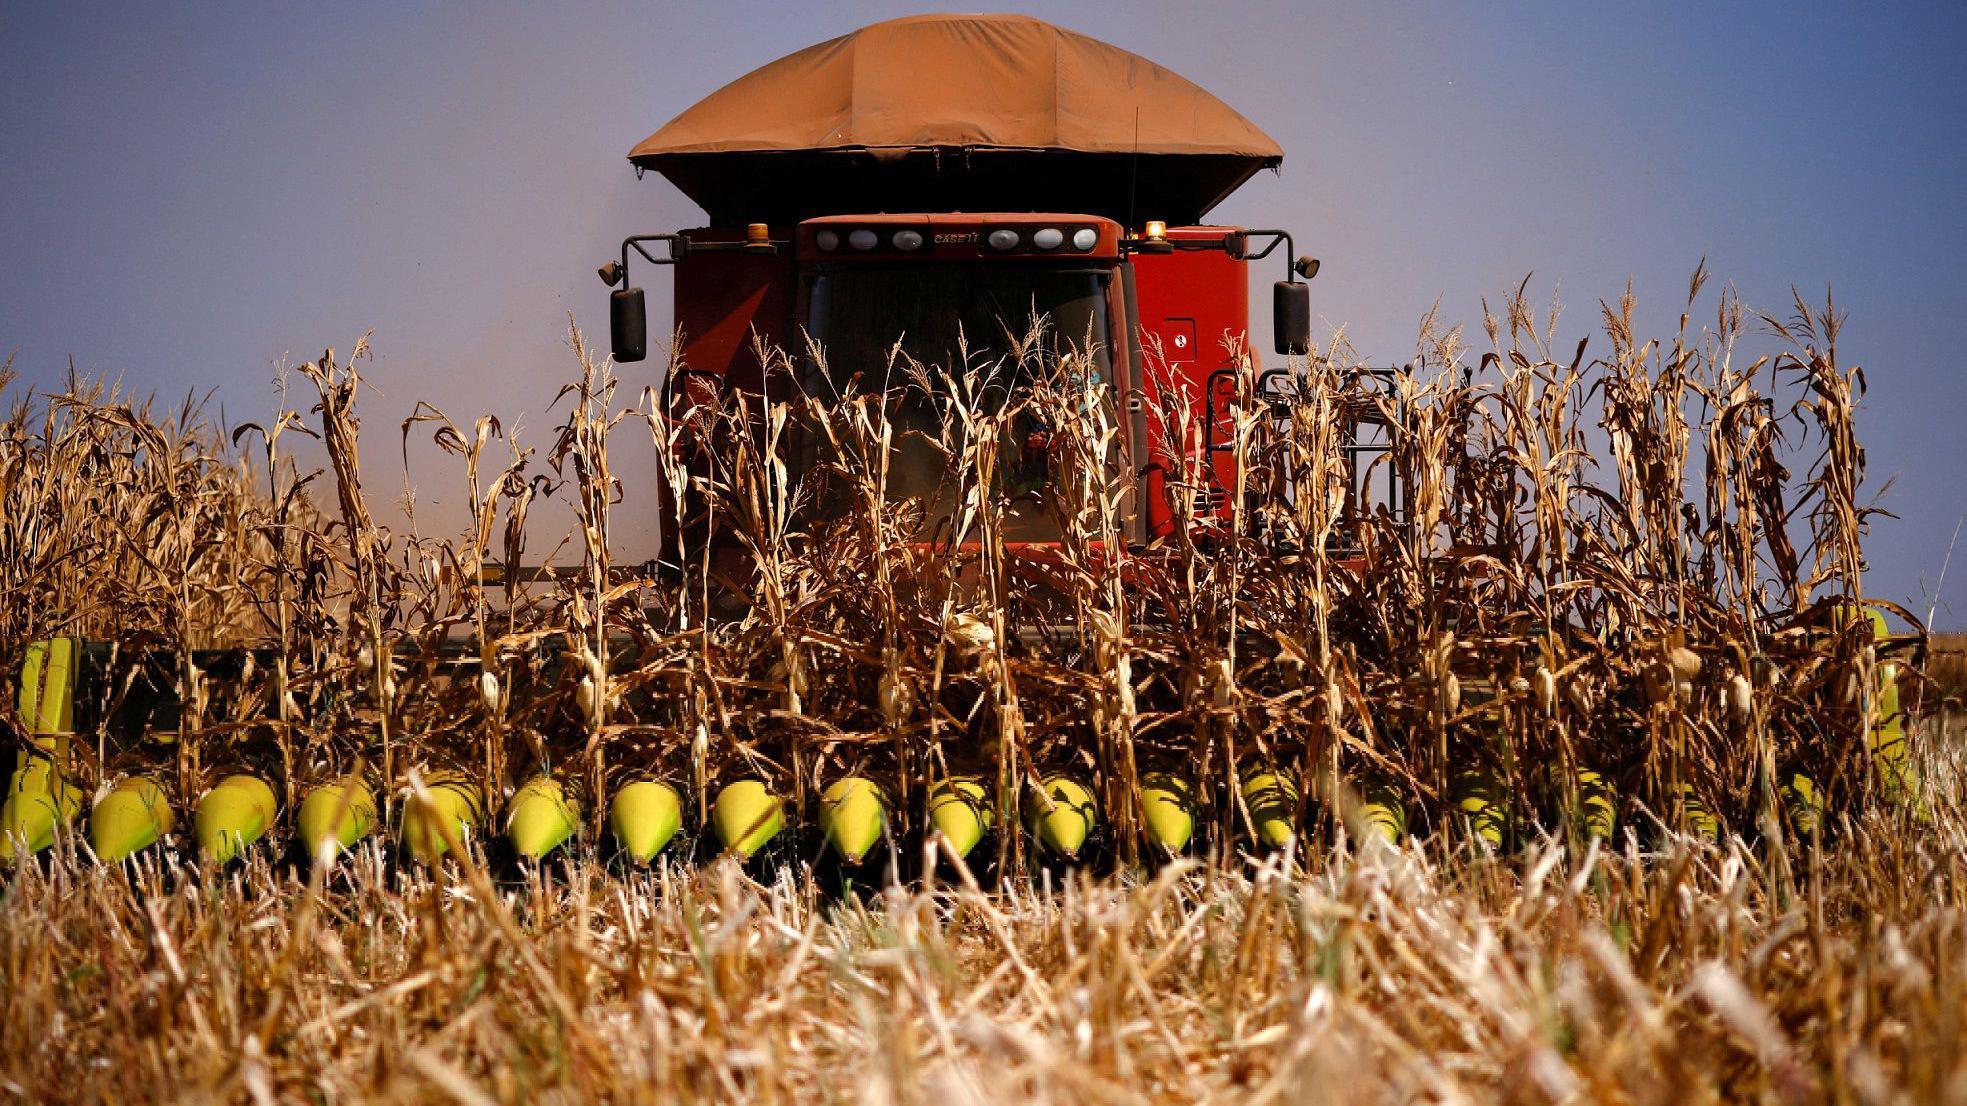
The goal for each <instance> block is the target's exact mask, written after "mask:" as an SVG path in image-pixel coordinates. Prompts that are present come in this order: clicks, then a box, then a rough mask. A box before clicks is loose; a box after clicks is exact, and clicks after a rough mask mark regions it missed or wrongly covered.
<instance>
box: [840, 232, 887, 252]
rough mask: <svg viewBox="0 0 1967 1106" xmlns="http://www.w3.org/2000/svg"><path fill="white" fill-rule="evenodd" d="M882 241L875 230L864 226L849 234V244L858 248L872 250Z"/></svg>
mask: <svg viewBox="0 0 1967 1106" xmlns="http://www.w3.org/2000/svg"><path fill="white" fill-rule="evenodd" d="M880 242H881V239H880V238H879V237H877V236H876V235H875V233H874V232H873V231H871V230H869V229H867V228H866V227H862V228H861V229H859V230H857V231H855V232H854V233H852V234H850V235H848V236H847V244H848V245H849V246H852V247H854V248H855V249H857V250H871V249H873V248H874V247H875V246H877V245H879V244H880Z"/></svg>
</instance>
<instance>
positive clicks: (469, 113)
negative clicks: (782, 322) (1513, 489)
mask: <svg viewBox="0 0 1967 1106" xmlns="http://www.w3.org/2000/svg"><path fill="white" fill-rule="evenodd" d="M920 10H925V9H923V8H920V7H914V6H905V5H898V4H886V3H829V2H824V0H822V2H814V3H808V4H803V5H783V4H767V3H751V2H745V0H731V2H724V3H718V4H715V5H701V6H697V5H684V4H663V5H630V4H602V5H596V6H584V5H556V6H554V7H553V8H551V9H529V8H519V7H505V6H500V5H488V4H470V5H467V4H449V3H446V4H414V3H399V4H375V5H337V6H329V5H306V6H303V5H287V4H268V5H218V4H212V5H187V6H182V7H179V6H165V5H146V6H129V7H116V8H108V7H104V8H91V7H88V6H81V5H35V6H29V5H14V6H8V7H6V8H0V104H4V105H5V106H4V108H0V150H4V151H5V156H4V157H0V197H4V201H5V202H4V205H0V258H4V264H0V355H4V353H5V352H8V351H17V352H18V356H17V359H16V362H15V366H16V368H17V369H18V370H19V371H20V372H21V373H22V374H23V376H24V377H25V378H26V379H27V380H28V381H29V382H33V383H40V384H50V385H52V384H54V383H56V382H58V381H59V379H60V378H61V374H62V373H63V372H65V370H66V367H67V365H68V363H69V359H70V358H71V357H73V358H74V361H75V363H76V364H77V365H78V366H79V367H81V368H82V369H85V370H89V371H95V372H103V373H109V374H114V375H120V376H121V377H122V378H123V379H124V381H125V382H126V383H127V384H128V385H130V386H131V387H134V388H136V389H138V390H142V391H150V390H155V391H158V392H160V393H163V394H165V395H167V396H170V397H177V396H181V395H182V394H184V393H185V392H187V391H197V392H204V391H207V390H215V395H214V400H213V402H214V404H215V405H222V407H223V410H224V413H225V414H226V416H227V417H229V418H232V419H242V418H252V417H259V416H261V415H263V414H264V413H266V412H267V411H268V410H269V409H270V408H271V406H272V404H273V402H274V393H273V389H272V386H271V382H272V380H273V378H274V366H275V365H276V364H277V363H278V362H279V361H280V360H281V359H282V358H287V359H289V360H300V359H305V358H308V357H312V356H314V355H316V354H318V353H319V352H320V350H321V349H322V348H323V347H326V346H329V345H333V346H335V347H337V348H339V349H342V350H346V349H347V348H348V347H349V345H350V344H351V343H352V342H353V341H354V339H355V337H356V336H357V335H359V334H361V333H362V332H363V331H365V330H370V329H373V330H374V337H373V339H372V342H373V345H374V349H375V353H376V357H375V361H374V363H373V365H372V366H370V369H369V372H370V374H371V379H372V381H373V383H374V384H375V389H376V390H375V391H374V392H373V393H372V394H370V395H369V396H367V397H365V400H364V402H365V404H366V405H367V414H368V420H367V421H368V423H369V426H370V428H371V429H370V433H371V435H372V436H373V438H374V439H375V444H372V445H371V447H370V450H369V451H368V454H367V463H368V464H369V465H371V466H373V467H375V468H376V469H377V471H376V472H375V473H373V474H372V475H371V479H370V482H371V484H372V485H374V486H377V487H379V488H384V489H389V488H394V487H396V486H397V480H398V476H399V474H398V472H397V463H396V461H395V456H396V453H397V450H396V447H395V436H396V429H395V428H396V426H397V424H398V423H399V422H400V420H401V419H402V417H403V416H404V415H406V414H407V413H408V412H409V410H410V408H411V406H412V405H413V404H414V403H415V401H416V400H417V399H420V398H421V399H429V400H431V401H433V402H435V403H436V404H437V405H438V406H440V407H443V408H445V409H446V410H448V411H450V412H451V413H452V414H453V415H455V416H457V417H459V418H461V419H468V418H470V417H473V416H475V415H477V414H478V413H480V412H484V411H491V412H497V413H499V414H501V415H503V416H506V417H507V419H508V423H509V424H510V423H511V422H514V421H518V422H520V423H521V424H522V425H523V427H524V430H523V431H522V433H523V435H524V437H525V440H527V441H528V442H530V443H531V444H533V445H544V444H546V441H547V438H548V436H549V431H550V427H551V425H552V420H553V415H554V413H553V412H549V411H548V410H547V409H546V406H547V403H548V402H549V401H550V400H551V398H552V396H553V394H554V392H555V390H556V389H557V387H558V385H559V383H560V382H561V381H562V380H564V379H566V378H567V377H568V375H569V372H570V364H571V357H570V355H569V353H568V352H567V349H566V341H565V327H566V319H567V313H568V312H570V311H571V312H573V313H574V315H575V317H576V318H577V319H578V320H579V321H580V322H581V323H582V324H583V325H584V326H585V327H586V328H588V329H589V330H592V331H595V332H597V333H598V332H601V331H604V330H605V322H606V320H605V290H604V289H603V288H602V287H601V285H600V283H599V282H598V281H597V280H595V278H594V275H593V269H594V266H595V265H596V264H598V263H599V262H600V261H601V260H603V259H605V258H606V257H607V256H608V255H609V253H610V252H611V251H612V249H613V247H614V245H615V244H616V243H618V242H619V241H620V239H621V237H622V235H623V234H624V233H627V232H630V231H645V230H660V229H672V228H675V227H678V226H684V225H693V224H694V223H695V222H697V221H698V220H699V213H698V212H697V211H696V210H695V209H694V208H693V207H692V206H691V205H690V204H688V202H687V201H685V200H683V199H682V198H681V196H680V195H678V194H677V193H676V192H675V191H674V190H673V189H671V188H670V187H669V186H668V185H667V184H666V183H664V182H662V181H660V180H659V179H657V178H655V177H653V176H652V177H649V178H647V179H645V180H642V181H637V180H636V179H635V176H634V173H633V171H632V170H631V169H630V168H629V166H628V165H627V163H626V161H624V160H623V156H624V154H625V153H626V152H627V150H628V148H629V147H630V146H631V145H633V144H634V143H635V142H636V141H638V140H639V139H641V138H642V137H643V136H645V135H647V134H648V133H649V132H651V131H653V130H655V129H656V128H657V127H658V126H659V125H661V124H662V123H663V122H664V121H666V120H667V119H669V118H670V117H671V116H672V115H674V114H676V113H677V112H678V111H680V110H682V109H683V108H685V107H687V106H688V105H689V104H690V103H692V102H694V101H695V100H696V99H697V98H698V97H700V96H702V95H703V94H705V93H707V92H709V91H710V90H712V89H713V88H715V87H717V86H718V85H720V84H722V83H724V82H725V81H727V80H729V79H731V78H733V77H736V76H738V75H739V74H741V73H743V72H745V71H747V70H749V69H751V68H753V67H755V66H757V65H759V64H762V63H763V62H765V61H768V60H770V59H771V58H774V57H777V56H779V55H781V54H784V53H787V52H790V51H792V50H795V49H798V48H800V47H802V46H806V45H809V44H811V43H813V42H817V41H820V40H822V39H825V38H828V37H831V36H833V35H837V34H840V33H843V32H845V31H848V30H851V29H853V28H854V27H857V26H860V25H862V24H865V23H870V22H874V21H876V20H878V19H882V18H887V17H889V16H893V15H899V14H906V13H909V12H913V11H920ZM1022 10H1026V11H1029V12H1030V13H1031V14H1034V15H1038V16H1040V17H1043V18H1047V19H1051V20H1053V21H1055V22H1058V23H1061V24H1063V25H1065V26H1067V27H1070V28H1073V29H1075V30H1079V31H1083V32H1085V33H1088V34H1092V35H1094V36H1095V37H1098V38H1102V39H1105V40H1107V41H1110V42H1113V43H1115V44H1116V45H1119V46H1122V47H1125V48H1127V49H1129V50H1133V51H1135V52H1137V53H1140V54H1143V55H1145V56H1147V57H1149V58H1152V59H1154V60H1156V61H1158V62H1161V63H1163V64H1165V65H1168V66H1170V67H1171V68H1173V69H1175V70H1176V71H1178V72H1180V73H1182V74H1184V75H1185V76H1188V77H1190V78H1191V79H1193V80H1195V81H1197V82H1198V83H1200V84H1202V85H1203V86H1204V87H1207V88H1209V89H1210V90H1211V91H1213V92H1215V93H1216V94H1217V95H1219V96H1221V97H1222V98H1223V99H1225V100H1227V101H1228V102H1229V103H1231V104H1232V105H1234V106H1236V107H1237V108H1238V109H1239V110H1241V111H1242V112H1243V113H1244V114H1245V115H1247V116H1249V117H1250V118H1251V119H1252V120H1253V121H1255V122H1256V123H1257V124H1258V125H1259V126H1262V127H1263V128H1265V129H1266V130H1268V131H1269V132H1270V133H1271V134H1272V135H1273V136H1275V137H1276V138H1277V139H1278V140H1279V142H1280V143H1281V144H1282V145H1283V146H1284V148H1285V150H1286V153H1287V158H1286V162H1285V166H1284V169H1283V170H1282V172H1281V173H1279V174H1275V175H1272V174H1264V175H1262V176H1260V177H1259V178H1258V179H1256V180H1255V181H1253V182H1251V184H1250V185H1248V186H1247V187H1246V188H1245V189H1244V190H1243V191H1242V192H1240V193H1238V194H1237V196H1235V197H1234V198H1232V199H1231V200H1230V201H1229V202H1228V203H1227V204H1225V205H1224V206H1223V207H1222V208H1220V209H1218V212H1217V215H1218V217H1220V218H1221V219H1222V220H1224V221H1227V222H1240V223H1246V224H1250V225H1265V226H1286V227H1290V228H1293V229H1294V230H1296V231H1297V232H1298V240H1299V242H1300V243H1301V245H1302V246H1303V247H1304V248H1306V249H1308V251H1309V252H1312V253H1315V254H1317V255H1318V256H1319V257H1320V258H1322V259H1323V261H1324V270H1323V272H1322V273H1321V274H1320V276H1319V279H1318V281H1317V283H1316V284H1315V285H1314V286H1313V290H1314V303H1315V310H1316V311H1317V312H1318V314H1319V316H1320V317H1321V318H1322V319H1323V320H1324V322H1325V324H1326V325H1327V326H1331V325H1339V324H1343V325H1344V326H1345V328H1346V331H1347V333H1348V334H1349V335H1350V336H1351V338H1352V340H1353V342H1354V344H1355V345H1356V346H1357V347H1358V348H1359V349H1360V350H1361V352H1363V353H1365V354H1366V355H1368V356H1370V357H1372V358H1373V359H1375V360H1379V361H1393V360H1399V359H1403V358H1404V357H1406V356H1407V355H1408V354H1409V353H1410V352H1411V350H1412V347H1413V339H1414V334H1415V330H1416V325H1417V323H1418V321H1419V319H1420V318H1421V316H1422V315H1423V314H1425V313H1426V311H1427V310H1428V309H1429V307H1430V306H1431V305H1433V304H1434V303H1435V302H1436V301H1437V300H1438V301H1439V302H1440V304H1441V308H1442V313H1443V315H1444V316H1445V317H1446V318H1447V319H1449V320H1451V321H1464V322H1467V323H1468V324H1470V328H1471V330H1474V329H1475V324H1476V322H1477V321H1478V320H1479V317H1480V301H1481V297H1482V296H1484V295H1487V296H1489V297H1490V299H1491V300H1492V301H1493V300H1495V299H1497V298H1499V297H1500V296H1501V295H1502V294H1504V293H1505V292H1506V291H1507V290H1509V289H1511V288H1514V287H1515V286H1516V284H1517V283H1518V282H1519V281H1521V280H1522V279H1523V278H1524V276H1525V275H1526V274H1529V275H1531V285H1530V287H1531V289H1532V291H1533V293H1534V294H1536V295H1538V296H1539V297H1541V298H1548V297H1549V296H1550V295H1551V294H1553V293H1556V294H1557V295H1559V296H1560V297H1561V299H1562V300H1563V302H1564V303H1565V304H1566V305H1567V314H1566V325H1565V326H1564V328H1563V329H1564V330H1565V331H1566V332H1567V333H1568V334H1570V335H1573V336H1574V337H1575V336H1577V335H1580V334H1582V333H1584V332H1586V331H1587V330H1589V329H1590V328H1591V327H1592V326H1593V324H1594V323H1595V321H1596V317H1597V302H1598V300H1599V299H1601V298H1605V299H1612V298H1615V297H1616V296H1617V295H1618V294H1619V292H1620V291H1621V289H1622V288H1623V287H1624V285H1625V282H1626V280H1627V279H1628V278H1630V279H1631V280H1633V282H1634V284H1635V288H1636V291H1637V293H1638V295H1639V298H1640V302H1641V304H1642V308H1643V309H1644V311H1645V317H1646V319H1647V320H1648V321H1649V322H1650V323H1652V324H1653V329H1654V330H1655V331H1656V332H1659V331H1663V330H1664V328H1666V327H1668V326H1671V325H1672V323H1673V321H1674V318H1675V317H1676V316H1677V314H1678V311H1679V305H1680V301H1681V299H1682V297H1683V296H1684V292H1685V288H1686V282H1687V277H1688V274H1689V273H1690V272H1691V271H1692V270H1693V268H1694V265H1695V264H1696V262H1697V261H1699V259H1700V258H1701V257H1702V256H1703V255H1705V256H1706V257H1707V259H1708V267H1709V269H1710V271H1711V272H1712V273H1713V275H1714V277H1715V279H1716V281H1717V282H1729V283H1732V284H1733V285H1735V286H1736V288H1738V289H1739V291H1740V292H1741V294H1742V296H1743V297H1744V298H1745V299H1746V300H1747V302H1748V303H1749V304H1750V305H1751V306H1756V307H1762V308H1767V309H1770V310H1776V311H1782V310H1784V309H1785V308H1786V306H1787V304H1788V302H1789V289H1790V287H1791V286H1792V285H1796V286H1799V287H1801V288H1803V289H1804V290H1806V292H1807V293H1808V294H1809V295H1810V297H1811V298H1813V299H1817V300H1821V298H1822V294H1823V290H1824V289H1825V287H1826V286H1828V285H1834V286H1835V289H1836V295H1837V300H1838V304H1839V307H1840V308H1842V309H1843V310H1845V311H1848V312H1849V315H1850V322H1849V326H1848V329H1847V330H1846V332H1845V338H1844V342H1843V350H1842V352H1843V356H1844V358H1845V360H1846V361H1847V362H1848V363H1854V364H1861V365H1863V366H1865V368H1866V369H1867V372H1868V376H1869V379H1870V383H1871V393H1870V396H1869V398H1868V400H1867V403H1866V407H1865V409H1864V412H1863V416H1862V421H1861V424H1860V428H1861V431H1862V433H1863V435H1864V438H1865V441H1866V443H1867V446H1868V448H1869V451H1870V463H1871V486H1872V488H1873V490H1874V491H1883V496H1882V498H1881V501H1880V502H1881V505H1882V506H1884V507H1886V508H1888V509H1890V510H1894V511H1896V512H1898V513H1899V514H1900V515H1902V516H1903V517H1902V519H1900V520H1898V521H1893V520H1889V519H1887V520H1881V521H1879V523H1878V524H1877V527H1876V530H1875V535H1874V539H1873V541H1872V545H1871V549H1872V564H1873V569H1872V575H1871V578H1870V581H1869V587H1868V590H1870V591H1872V592H1873V593H1875V594H1879V595H1883V596H1887V597H1892V598H1897V599H1900V600H1903V601H1906V602H1908V604H1909V605H1912V606H1914V607H1915V608H1916V609H1918V610H1921V611H1923V610H1925V608H1926V606H1927V605H1928V603H1930V602H1931V600H1932V589H1933V586H1934V583H1935V579H1936V576H1937V574H1938V571H1939V568H1940V565H1941V562H1942V560H1943V558H1944V557H1945V555H1946V551H1947V547H1948V543H1949V539H1950V538H1951V536H1952V534H1953V532H1954V528H1955V524H1956V522H1957V521H1958V520H1959V519H1960V518H1961V516H1962V514H1963V512H1967V480H1963V478H1962V473H1963V472H1967V383H1964V382H1963V380H1962V370H1961V368H1960V367H1958V366H1956V364H1955V363H1954V360H1953V357H1954V355H1955V353H1956V351H1959V350H1961V349H1962V348H1963V346H1967V342H1963V341H1962V339H1963V338H1967V323H1963V314H1964V313H1967V205H1963V202H1962V198H1963V197H1964V196H1967V133H1963V128H1964V127H1967V123H1964V122H1963V121H1967V77H1963V75H1962V65H1961V61H1960V59H1961V56H1962V54H1963V53H1967V9H1963V7H1962V6H1959V5H1953V4H1891V3H1886V4H1864V5H1858V4H1852V5H1827V4H1775V3H1741V4H1716V3H1703V4H1685V5H1665V4H1635V5H1576V4H1560V3H1524V4H1509V5H1494V6H1493V7H1492V6H1478V5H1474V4H1461V3H1439V4H1420V3H1416V4H1398V3H1380V4H1357V5H1353V4H1318V5H1300V4H1285V3H1276V2H1266V3H1256V4H1243V5H1211V6H1203V5H1197V4H1175V3H1067V4H1051V5H1038V6H1031V7H1027V8H1025V9H1022ZM1595 348H1600V349H1602V348H1603V347H1602V344H1601V345H1599V346H1597V347H1595ZM626 375H628V378H629V380H630V382H631V383H635V384H638V385H639V384H640V383H643V381H641V380H640V379H639V378H638V377H637V376H635V375H634V374H626ZM628 452H629V453H630V456H631V457H632V458H640V456H641V455H640V454H639V453H635V452H634V451H633V449H632V448H631V449H630V450H629V451H628ZM618 467H619V465H618ZM413 468H414V470H415V471H414V475H415V478H416V480H417V483H418V488H419V492H418V495H419V503H420V504H421V505H422V506H423V509H424V511H425V512H426V513H425V517H426V518H427V519H428V518H433V517H441V516H442V515H443V514H444V511H445V509H446V506H447V502H448V501H447V499H446V493H447V492H448V491H449V490H450V488H449V485H450V484H451V483H453V482H455V481H454V480H453V479H451V477H452V473H451V471H450V469H449V468H447V467H444V466H443V465H442V464H441V463H440V462H438V461H437V460H436V459H435V458H432V457H428V456H426V455H423V454H418V455H417V456H416V458H415V460H414V462H413ZM1888 482H1889V484H1890V486H1889V487H1887V484H1888ZM651 525H652V523H651V520H650V518H649V516H648V513H647V508H646V507H645V506H644V505H642V504H639V503H637V502H635V501H633V500H631V503H630V505H629V510H628V512H627V516H626V517H625V518H624V520H623V526H622V533H623V535H624V537H625V540H627V541H629V542H633V541H635V540H638V538H639V537H645V536H646V535H647V534H648V533H650V532H651V530H650V527H651ZM1955 569H1956V570H1957V571H1956V574H1955V576H1954V582H1953V584H1952V585H1951V586H1949V587H1948V588H1947V594H1948V595H1952V596H1956V597H1957V599H1956V601H1953V602H1950V603H1947V604H1944V605H1943V606H1942V608H1941V613H1940V616H1939V619H1938V622H1939V623H1940V624H1941V625H1943V626H1953V627H1961V626H1967V564H1962V565H1957V566H1955ZM1949 608H1951V609H1949Z"/></svg>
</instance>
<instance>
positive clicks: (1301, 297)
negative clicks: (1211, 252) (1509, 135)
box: [615, 280, 1311, 360]
mask: <svg viewBox="0 0 1967 1106" xmlns="http://www.w3.org/2000/svg"><path fill="white" fill-rule="evenodd" d="M615 294H616V295H620V294H621V293H619V292H617V293H615ZM1270 322H1271V327H1272V328H1273V329H1274V330H1275V331H1276V334H1277V352H1279V353H1281V354H1283V355H1284V356H1286V357H1302V356H1304V355H1305V354H1308V353H1310V352H1311V285H1309V284H1306V283H1304V282H1303V281H1291V280H1280V281H1278V282H1277V283H1276V284H1273V285H1271V291H1270ZM617 360H619V358H617Z"/></svg>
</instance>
